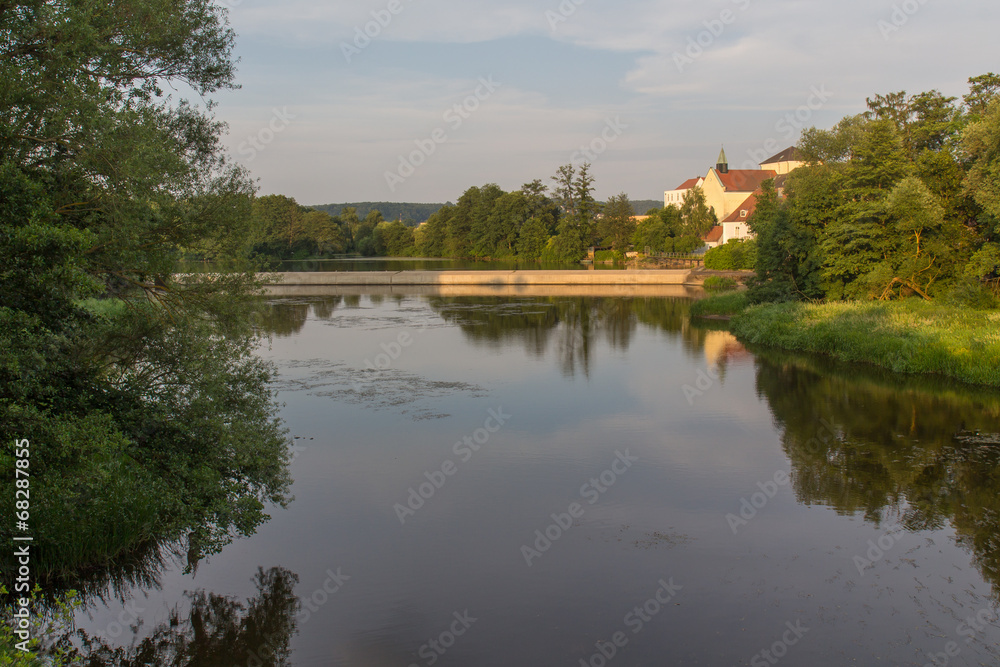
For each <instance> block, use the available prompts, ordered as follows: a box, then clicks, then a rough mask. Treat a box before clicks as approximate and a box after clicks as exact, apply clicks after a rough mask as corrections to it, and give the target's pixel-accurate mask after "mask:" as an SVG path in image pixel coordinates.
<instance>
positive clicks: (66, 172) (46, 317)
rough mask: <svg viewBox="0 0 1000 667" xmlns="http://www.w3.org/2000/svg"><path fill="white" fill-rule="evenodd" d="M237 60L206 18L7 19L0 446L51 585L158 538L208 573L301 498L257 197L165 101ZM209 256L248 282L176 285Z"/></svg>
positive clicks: (202, 11)
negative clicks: (257, 303)
mask: <svg viewBox="0 0 1000 667" xmlns="http://www.w3.org/2000/svg"><path fill="white" fill-rule="evenodd" d="M232 45H233V34H232V31H231V30H230V29H229V28H228V26H227V25H226V23H225V20H224V13H223V10H221V9H219V8H218V7H217V6H215V5H213V4H211V3H208V2H204V1H203V0H174V1H172V2H156V3H148V2H140V1H139V0H123V1H122V2H115V3H112V4H110V5H109V4H107V3H97V2H94V1H93V0H70V1H68V2H61V3H42V2H37V1H23V2H8V3H4V4H3V5H0V81H2V82H3V84H2V85H0V210H2V215H0V255H2V256H3V257H4V258H5V260H6V259H7V258H9V261H6V262H5V266H4V267H3V268H2V269H0V349H3V350H4V354H3V355H2V356H0V437H2V438H4V440H6V441H8V442H10V441H13V440H14V439H15V438H22V437H24V435H25V434H31V438H32V440H33V441H34V443H37V448H35V449H33V455H32V472H33V474H34V475H37V476H34V480H35V481H34V483H33V487H32V490H33V491H36V493H37V494H38V497H39V501H38V502H37V503H35V504H33V507H32V510H33V512H32V516H33V519H35V521H36V523H35V524H34V526H35V527H36V532H35V534H34V538H35V544H36V545H38V546H39V550H38V552H37V553H38V554H39V559H38V560H37V561H35V562H34V563H33V565H34V566H35V571H36V572H38V573H39V574H40V575H41V576H43V577H46V576H49V577H51V576H56V575H66V574H71V573H74V572H79V571H80V570H82V569H85V568H93V567H95V566H101V565H104V564H107V563H110V562H113V561H114V560H115V559H116V558H119V557H121V556H123V555H125V554H127V553H129V552H130V551H133V550H135V549H138V548H139V547H140V546H141V545H143V544H150V543H157V542H162V541H176V540H183V541H184V542H186V546H187V547H188V549H189V552H190V553H191V554H193V555H194V557H195V558H197V556H198V555H199V554H204V553H211V552H212V551H214V550H217V549H219V548H221V546H222V545H223V544H225V543H226V542H227V541H228V540H230V539H232V537H233V536H234V535H239V534H243V535H246V534H250V533H252V532H253V531H254V529H255V527H256V526H257V525H259V523H260V522H261V521H263V520H264V519H265V518H266V514H265V513H264V508H265V504H266V503H277V504H283V503H285V502H287V500H288V494H287V492H288V486H289V483H290V480H289V477H288V471H287V460H288V443H287V440H286V438H285V435H284V432H283V430H282V427H281V424H280V423H279V422H278V421H277V419H276V417H275V415H276V412H277V407H276V406H275V404H274V401H273V397H272V395H271V393H270V390H269V388H268V382H269V379H270V377H271V370H270V369H269V367H268V366H267V365H265V364H264V363H263V362H261V361H260V360H259V359H258V358H256V357H255V356H254V355H253V354H252V350H254V349H255V348H256V347H257V345H258V343H259V339H258V335H257V333H256V332H255V330H254V328H253V326H252V320H251V318H250V317H249V310H250V308H251V300H250V298H251V297H252V296H253V295H254V294H255V293H257V292H258V288H259V283H257V281H256V279H255V277H254V270H255V268H256V266H255V265H252V264H251V263H250V262H248V261H247V259H246V256H245V255H244V254H243V252H242V251H243V250H244V249H245V247H244V246H245V245H246V242H247V240H248V239H252V238H253V229H252V227H251V225H250V223H251V219H252V216H251V198H252V195H253V193H254V186H253V182H252V180H251V179H250V177H249V175H248V174H247V172H246V171H245V170H244V169H242V168H241V167H239V166H237V165H234V164H232V163H230V162H229V161H228V160H227V158H226V157H225V150H224V148H223V146H222V144H221V133H222V130H223V127H222V125H221V124H220V123H217V122H215V121H214V119H213V118H212V117H211V116H210V113H209V111H206V110H199V109H197V108H195V107H194V106H191V105H189V104H187V103H184V102H179V103H173V102H172V101H171V100H170V99H169V98H164V97H163V96H162V95H161V92H160V89H161V87H162V86H163V85H165V84H166V83H181V82H182V83H185V84H187V85H189V86H190V87H192V88H193V89H194V90H195V91H196V92H197V93H199V94H200V95H208V94H210V93H212V92H215V91H216V90H219V89H223V88H233V87H234V82H233V73H234V65H233V61H232V58H231V49H232ZM206 241H209V242H210V243H211V245H212V247H213V248H214V249H215V251H216V252H217V254H218V256H219V257H220V259H223V260H226V261H228V262H229V263H230V265H231V266H232V267H235V269H236V270H229V271H222V272H218V273H215V274H213V275H211V276H188V277H186V278H183V279H175V278H174V276H175V275H177V274H178V273H179V272H178V270H177V269H178V267H177V260H178V255H179V252H180V250H181V249H183V248H191V247H196V246H198V245H199V244H201V243H205V242H206ZM0 464H2V465H4V466H12V461H11V460H10V454H9V452H3V453H0ZM8 491H9V492H8ZM13 495H14V494H13V492H12V491H11V490H10V489H5V490H4V493H3V496H4V500H3V501H0V504H2V508H3V511H4V515H5V516H12V515H13V507H12V506H11V502H12V499H13ZM33 495H34V494H33ZM9 531H10V527H9V526H5V527H3V528H2V529H0V533H2V534H3V538H4V539H5V540H7V539H9Z"/></svg>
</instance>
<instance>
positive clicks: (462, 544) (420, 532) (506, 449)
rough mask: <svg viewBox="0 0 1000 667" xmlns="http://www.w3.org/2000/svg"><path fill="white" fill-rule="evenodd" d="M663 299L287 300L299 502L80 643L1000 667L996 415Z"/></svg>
mask: <svg viewBox="0 0 1000 667" xmlns="http://www.w3.org/2000/svg"><path fill="white" fill-rule="evenodd" d="M671 290H672V291H671ZM663 294H664V296H658V297H654V296H644V297H641V298H627V297H624V298H623V297H618V298H595V297H574V296H532V297H491V296H483V295H479V296H474V297H460V296H456V297H441V296H430V295H418V294H408V293H407V292H406V291H405V290H404V291H402V292H400V293H389V294H383V295H376V294H360V293H353V294H349V293H344V294H336V293H334V292H333V291H332V290H331V291H330V292H329V293H328V294H326V295H317V296H311V297H297V298H278V297H276V298H272V299H270V300H269V301H268V303H267V304H266V305H265V306H264V308H263V317H262V322H263V323H264V326H266V327H267V328H268V330H269V331H271V332H272V334H273V337H272V339H271V341H270V343H269V344H268V345H266V346H265V347H264V348H262V350H261V354H262V355H264V356H265V357H266V358H268V359H269V360H271V361H272V362H273V363H274V364H275V365H276V366H277V368H278V371H279V377H278V382H277V384H276V389H277V390H278V391H279V398H280V400H281V401H283V402H284V404H285V405H284V408H283V410H282V417H283V419H284V420H285V421H286V423H287V425H288V427H289V429H290V436H291V437H293V438H294V443H295V450H294V460H293V462H292V464H291V466H292V473H293V476H294V478H295V483H294V486H293V493H294V495H295V500H294V502H293V503H291V505H290V506H289V508H288V509H287V510H282V509H280V508H274V509H272V510H271V512H270V513H271V515H272V518H271V520H270V521H269V522H267V523H266V524H265V525H263V526H262V527H261V528H260V530H259V531H258V532H257V534H256V535H254V536H253V537H252V538H249V539H244V540H241V541H238V542H235V543H233V544H231V545H230V546H228V547H227V548H226V549H224V550H223V551H222V553H220V554H217V555H214V556H212V557H211V558H209V559H207V560H205V561H202V562H201V563H199V564H198V566H197V568H196V569H195V570H194V571H193V572H189V573H184V571H183V565H184V563H183V561H182V559H176V560H174V561H170V560H168V561H167V563H166V564H165V566H164V567H163V568H162V569H161V570H159V571H157V572H154V573H152V575H153V576H152V580H149V581H145V582H143V583H138V584H135V585H124V586H123V587H122V590H120V591H119V593H120V594H121V595H120V596H119V598H116V597H115V595H114V594H109V595H107V596H105V597H106V599H105V601H103V602H102V601H100V600H97V599H95V598H91V599H90V600H89V602H88V605H87V608H86V609H85V610H83V611H81V612H80V613H79V614H78V615H77V619H78V623H79V625H80V627H81V628H82V629H84V630H85V631H86V632H87V633H88V634H90V635H92V636H95V637H97V638H99V639H100V640H101V641H102V642H104V643H105V644H107V645H108V646H110V647H120V652H119V656H125V657H127V658H128V659H130V660H131V659H136V660H138V657H137V656H139V655H140V654H142V651H143V650H146V651H147V652H146V653H145V654H142V655H146V656H147V657H148V656H173V655H178V654H179V655H184V656H187V658H186V660H187V661H185V662H183V663H182V664H185V665H206V666H207V665H236V664H241V665H271V664H288V665H295V666H302V667H306V666H314V665H315V666H320V665H344V666H347V665H350V666H365V667H369V666H370V667H382V666H386V667H388V666H398V667H409V666H412V665H427V666H430V665H443V666H448V665H464V666H479V665H482V666H505V667H506V666H511V665H523V666H527V667H533V666H539V667H547V666H552V665H567V666H578V665H592V666H593V667H602V666H604V665H616V666H617V665H621V666H623V667H624V666H639V665H751V666H753V667H756V666H757V665H773V664H778V663H780V664H781V665H809V666H813V667H815V666H824V665H845V664H861V665H924V664H939V665H940V664H949V665H979V664H994V663H996V661H997V658H998V655H1000V645H998V642H1000V622H998V620H997V618H998V616H997V613H996V611H995V610H996V608H997V606H996V599H997V591H998V585H1000V496H998V490H1000V488H998V487H1000V472H998V471H1000V468H998V465H997V464H998V461H1000V394H998V393H997V392H991V391H985V390H981V389H970V388H967V387H963V386H961V385H956V384H953V383H949V382H945V381H939V380H933V379H913V378H910V379H907V378H902V377H899V376H894V375H892V374H888V373H883V372H880V371H877V370H874V369H870V368H866V367H860V366H844V365H837V364H832V363H829V362H826V361H824V360H822V359H817V358H811V357H804V356H793V355H787V354H780V353H775V352H773V351H766V350H747V349H745V348H744V347H743V346H742V345H740V344H739V343H738V342H737V341H736V340H735V339H734V338H733V337H732V336H731V335H730V334H728V333H727V332H726V331H725V330H724V327H722V326H720V325H718V324H713V323H707V322H703V323H694V322H692V321H691V319H690V317H689V315H688V311H689V308H690V304H691V302H692V300H693V298H694V297H696V296H697V294H695V293H691V292H687V291H686V290H684V289H683V288H664V292H663ZM144 638H145V639H147V640H150V641H147V642H146V644H142V640H143V639H144ZM157 646H159V647H160V648H156V647H157ZM144 647H145V648H144ZM157 651H161V652H162V653H157ZM275 654H277V655H279V656H283V657H280V658H279V659H275V658H273V657H269V656H271V655H275ZM150 659H151V660H154V661H153V662H149V663H148V664H159V663H157V662H155V660H164V659H165V658H163V657H155V658H150ZM124 660H125V658H121V657H120V658H119V659H118V662H112V661H111V660H110V659H109V660H108V662H106V663H97V664H147V663H141V662H129V663H126V662H125V661H124ZM282 660H284V662H282ZM163 664H170V663H163Z"/></svg>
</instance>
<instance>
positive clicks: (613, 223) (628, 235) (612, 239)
mask: <svg viewBox="0 0 1000 667" xmlns="http://www.w3.org/2000/svg"><path fill="white" fill-rule="evenodd" d="M598 229H599V231H600V235H601V238H602V239H603V241H602V244H603V245H611V247H612V248H614V250H615V251H617V252H620V253H624V252H626V251H627V250H628V248H629V245H630V244H631V243H632V236H633V235H634V234H635V230H636V224H635V216H634V215H633V211H632V204H631V203H630V202H629V198H628V195H627V194H625V193H624V192H623V193H621V194H618V195H615V196H614V197H612V198H611V199H609V200H608V203H607V204H606V205H605V207H604V217H603V218H602V219H601V222H600V224H599V226H598Z"/></svg>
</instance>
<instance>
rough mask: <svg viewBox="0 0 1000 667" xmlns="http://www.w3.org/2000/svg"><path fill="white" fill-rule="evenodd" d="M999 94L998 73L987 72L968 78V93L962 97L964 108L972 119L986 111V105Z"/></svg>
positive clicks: (999, 81) (977, 117)
mask: <svg viewBox="0 0 1000 667" xmlns="http://www.w3.org/2000/svg"><path fill="white" fill-rule="evenodd" d="M998 94H1000V74H994V73H993V72H989V73H988V74H982V75H980V76H973V77H970V78H969V94H968V95H966V96H965V97H963V98H962V100H963V101H964V102H965V110H966V113H968V114H969V115H970V116H971V117H972V118H973V120H979V118H980V117H981V116H982V115H983V114H984V113H986V109H987V107H989V105H990V102H991V101H993V99H995V98H996V97H997V95H998Z"/></svg>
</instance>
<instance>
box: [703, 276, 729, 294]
mask: <svg viewBox="0 0 1000 667" xmlns="http://www.w3.org/2000/svg"><path fill="white" fill-rule="evenodd" d="M703 287H704V288H705V289H706V290H708V291H709V292H712V291H728V290H734V289H736V287H737V282H736V281H735V280H733V279H732V278H724V277H722V276H709V277H708V278H705V284H704V285H703Z"/></svg>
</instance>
